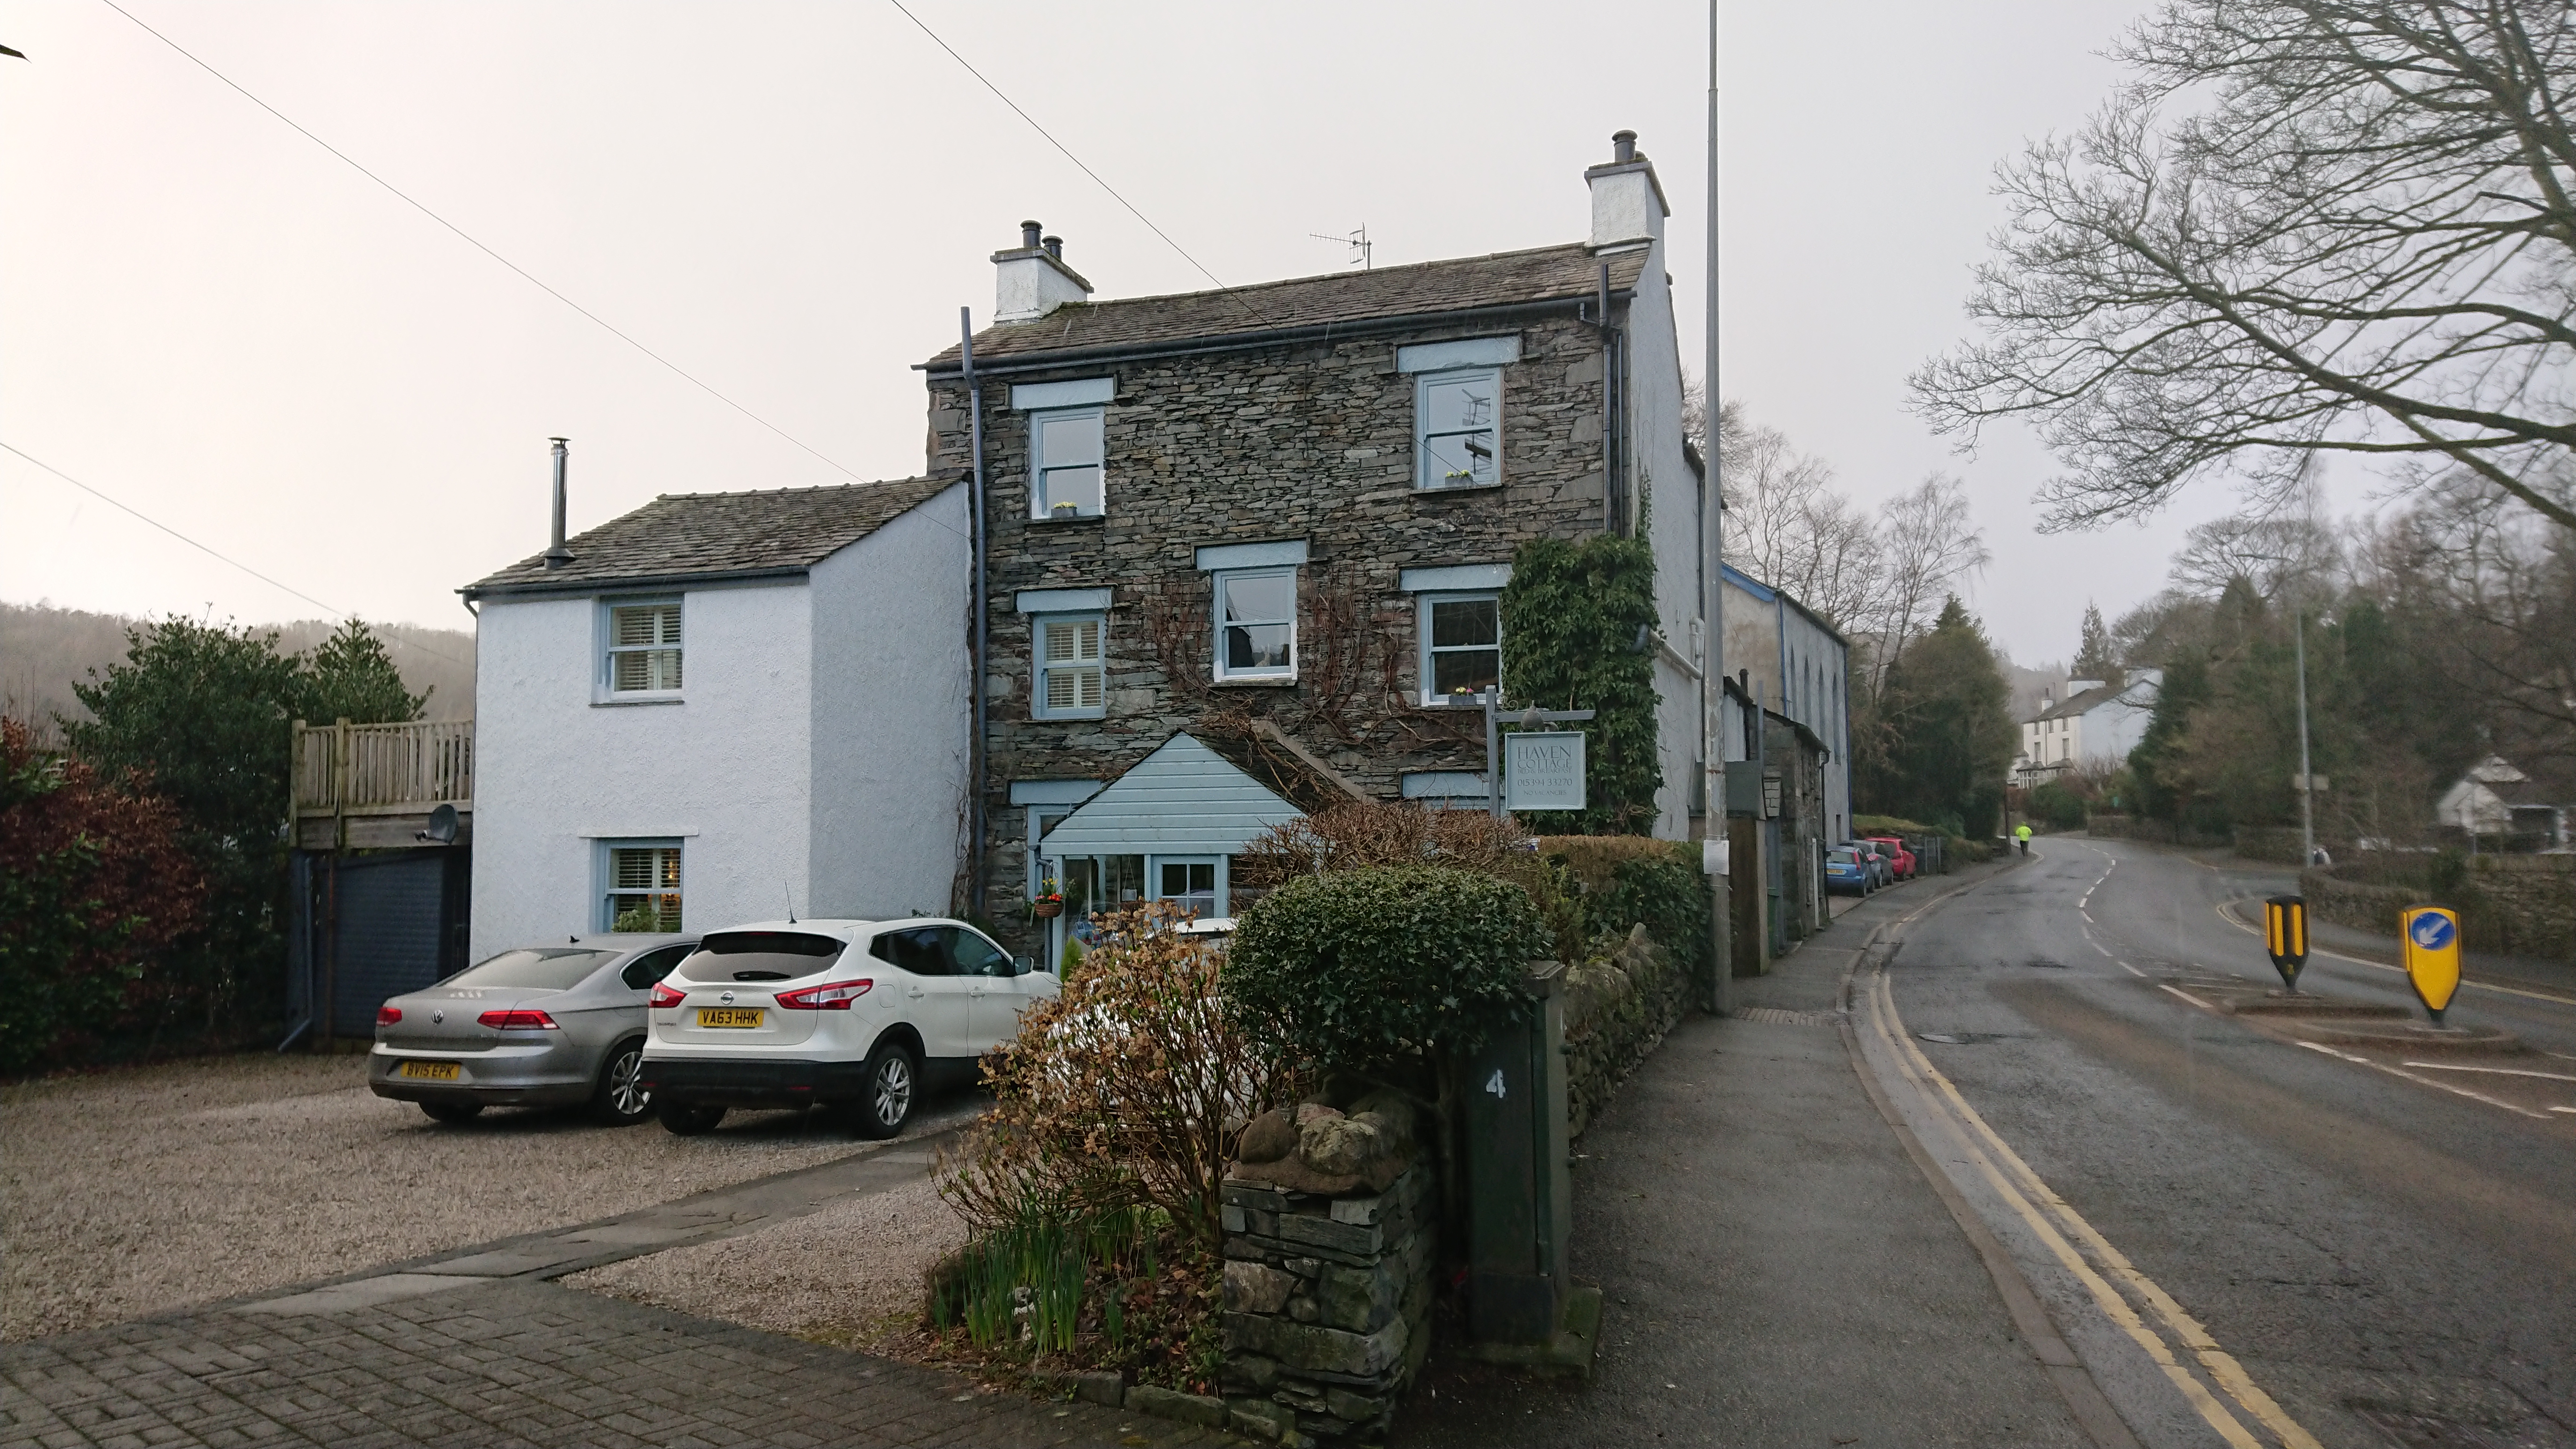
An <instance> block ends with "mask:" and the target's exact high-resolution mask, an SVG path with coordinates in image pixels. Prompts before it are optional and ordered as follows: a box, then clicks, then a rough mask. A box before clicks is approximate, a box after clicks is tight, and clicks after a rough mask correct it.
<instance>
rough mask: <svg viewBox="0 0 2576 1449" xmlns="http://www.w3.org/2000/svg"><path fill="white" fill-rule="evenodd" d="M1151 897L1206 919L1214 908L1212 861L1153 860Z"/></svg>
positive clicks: (1214, 912) (1212, 859) (1200, 918)
mask: <svg viewBox="0 0 2576 1449" xmlns="http://www.w3.org/2000/svg"><path fill="white" fill-rule="evenodd" d="M1154 874H1155V876H1156V880H1155V882H1154V898H1155V899H1156V900H1162V901H1170V902H1173V903H1174V904H1176V905H1180V906H1185V907H1187V908H1188V909H1189V911H1190V913H1191V915H1193V916H1195V917H1196V918H1197V919H1199V920H1202V921H1204V920H1206V919H1208V918H1209V917H1210V916H1213V915H1215V914H1216V913H1217V912H1216V861H1215V859H1214V858H1213V857H1210V858H1208V859H1205V860H1172V859H1166V858H1158V859H1156V860H1155V862H1154Z"/></svg>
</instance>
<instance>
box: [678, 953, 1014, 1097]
mask: <svg viewBox="0 0 2576 1449" xmlns="http://www.w3.org/2000/svg"><path fill="white" fill-rule="evenodd" d="M1056 990H1057V982H1056V979H1055V977H1054V976H1053V975H1051V974H1049V973H1047V972H1044V971H1040V970H1037V969H1036V967H1035V963H1033V962H1032V961H1030V959H1029V958H1027V957H1025V956H1022V957H1019V958H1017V959H1013V958H1012V956H1011V955H1010V954H1009V953H1008V952H1005V951H1004V950H1002V948H1001V947H999V946H996V945H994V944H993V943H992V942H991V941H990V940H987V939H986V938H985V937H984V935H983V933H982V932H980V931H977V930H976V929H975V928H974V927H972V926H969V925H967V924H965V923H964V922H962V921H952V920H946V919H939V918H914V919H909V920H901V921H772V922H767V923H764V924H761V925H754V926H743V927H740V928H738V929H735V930H730V931H713V932H710V933H708V934H707V935H706V936H705V937H704V938H703V939H702V940H700V941H699V943H698V949H697V950H696V951H695V952H694V953H692V954H691V955H690V956H689V958H688V959H687V960H685V961H682V962H681V963H680V964H679V965H678V966H677V967H675V968H674V969H673V970H672V971H671V973H670V974H669V975H667V976H665V977H663V978H662V980H661V983H660V984H659V985H657V986H655V987H654V988H653V996H652V1001H651V1004H650V1015H651V1018H652V1035H651V1037H650V1038H648V1039H647V1040H646V1041H645V1043H644V1062H643V1067H642V1070H641V1071H640V1072H639V1073H638V1074H637V1075H638V1076H639V1078H640V1079H641V1081H642V1083H643V1084H644V1085H645V1086H646V1087H647V1089H648V1090H649V1091H651V1092H652V1094H653V1105H654V1110H655V1112H656V1114H657V1115H659V1116H660V1117H661V1119H662V1125H663V1126H665V1127H668V1128H669V1129H671V1130H672V1131H674V1132H678V1133H681V1134H684V1135H685V1134H689V1133H697V1132H704V1131H707V1130H708V1129H709V1128H712V1127H714V1126H715V1125H716V1123H717V1122H719V1121H721V1120H722V1119H723V1117H724V1114H725V1111H726V1109H728V1108H732V1107H808V1106H813V1105H815V1104H817V1103H820V1104H824V1105H826V1106H828V1107H831V1108H833V1109H835V1110H838V1111H844V1112H848V1113H849V1114H850V1115H851V1116H852V1117H854V1118H855V1119H856V1120H855V1125H856V1127H857V1129H858V1131H859V1132H860V1133H861V1134H862V1135H864V1136H868V1137H891V1136H893V1135H894V1134H895V1133H897V1132H899V1131H901V1130H902V1129H903V1124H904V1122H905V1120H906V1119H908V1118H909V1117H911V1115H912V1107H913V1102H914V1101H915V1100H916V1099H917V1098H918V1097H919V1096H920V1095H921V1093H922V1092H923V1091H924V1090H925V1089H926V1088H927V1087H928V1086H929V1085H930V1084H931V1082H932V1081H933V1080H935V1079H938V1078H948V1079H951V1080H954V1079H959V1078H963V1079H966V1080H970V1081H971V1080H972V1079H973V1078H974V1075H975V1067H976V1062H977V1060H978V1059H979V1058H981V1057H982V1056H983V1055H984V1054H985V1053H987V1052H990V1051H993V1050H995V1049H997V1048H999V1047H1000V1046H1001V1045H1002V1044H1003V1043H1005V1042H1007V1041H1009V1040H1010V1039H1011V1038H1012V1037H1013V1036H1015V1035H1017V1034H1018V1032H1019V1021H1020V1012H1021V1011H1022V1010H1023V1009H1024V1008H1026V1007H1027V1006H1028V1004H1029V1003H1030V1002H1033V1001H1043V1000H1046V999H1047V998H1049V997H1052V996H1054V995H1055V994H1056Z"/></svg>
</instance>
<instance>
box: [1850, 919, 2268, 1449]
mask: <svg viewBox="0 0 2576 1449" xmlns="http://www.w3.org/2000/svg"><path fill="white" fill-rule="evenodd" d="M1857 994H1858V995H1859V997H1860V1000H1861V1002H1862V1003H1863V1005H1864V1008H1865V1009H1864V1012H1863V1015H1864V1016H1865V1017H1866V1020H1867V1028H1868V1030H1869V1032H1870V1034H1871V1035H1872V1036H1873V1037H1874V1038H1875V1039H1876V1040H1877V1042H1878V1044H1879V1046H1880V1047H1881V1048H1882V1050H1883V1051H1884V1052H1885V1053H1886V1055H1887V1058H1888V1060H1889V1061H1890V1062H1892V1063H1893V1064H1894V1066H1895V1068H1896V1071H1897V1073H1898V1075H1899V1076H1901V1077H1902V1078H1903V1079H1904V1081H1905V1084H1906V1085H1907V1086H1908V1087H1910V1088H1912V1089H1913V1093H1914V1096H1915V1100H1917V1101H1918V1102H1920V1103H1922V1104H1923V1106H1924V1107H1925V1108H1926V1109H1927V1110H1928V1111H1929V1112H1930V1113H1931V1114H1932V1115H1933V1116H1934V1117H1935V1118H1936V1119H1937V1120H1938V1121H1939V1123H1940V1125H1941V1127H1942V1128H1943V1129H1945V1130H1946V1131H1947V1132H1948V1133H1949V1134H1950V1135H1951V1136H1952V1138H1953V1139H1954V1140H1953V1142H1952V1143H1950V1144H1949V1145H1950V1146H1951V1147H1953V1148H1955V1149H1956V1153H1957V1157H1956V1159H1955V1160H1959V1161H1963V1162H1965V1163H1966V1164H1967V1165H1968V1166H1969V1167H1970V1168H1972V1169H1973V1170H1974V1171H1975V1172H1976V1173H1977V1175H1978V1176H1980V1177H1982V1178H1983V1179H1984V1180H1985V1182H1986V1185H1987V1186H1988V1187H1989V1188H1991V1189H1993V1191H1994V1193H1995V1195H1996V1196H1997V1197H1998V1198H2000V1199H2002V1201H2003V1203H2004V1204H2005V1206H2006V1207H2008V1208H2009V1209H2010V1210H2011V1211H2012V1212H2013V1214H2014V1215H2015V1216H2017V1217H2019V1218H2020V1219H2021V1220H2022V1222H2023V1224H2024V1225H2026V1226H2027V1227H2028V1228H2029V1229H2030V1231H2031V1234H2032V1235H2033V1236H2034V1237H2036V1238H2037V1239H2038V1240H2039V1241H2040V1243H2041V1245H2042V1246H2043V1247H2045V1248H2046V1249H2047V1250H2048V1252H2049V1254H2050V1256H2052V1257H2054V1258H2055V1259H2056V1260H2057V1261H2058V1263H2059V1265H2060V1266H2062V1267H2064V1268H2065V1269H2066V1271H2067V1272H2069V1273H2071V1274H2073V1275H2074V1276H2075V1278H2076V1280H2077V1281H2078V1282H2081V1283H2082V1284H2083V1285H2084V1287H2085V1290H2086V1291H2087V1292H2089V1293H2090V1294H2092V1296H2093V1301H2094V1303H2095V1304H2096V1305H2097V1306H2099V1307H2100V1308H2101V1310H2102V1314H2103V1316H2104V1317H2106V1318H2108V1319H2110V1320H2111V1321H2112V1322H2113V1323H2114V1324H2116V1325H2118V1326H2119V1328H2120V1329H2121V1331H2123V1332H2125V1333H2127V1334H2128V1335H2129V1337H2130V1338H2131V1339H2132V1340H2134V1341H2135V1342H2136V1343H2137V1345H2138V1347H2140V1348H2141V1349H2144V1350H2145V1351H2146V1354H2147V1356H2148V1357H2149V1358H2150V1359H2152V1360H2154V1361H2155V1364H2156V1366H2157V1367H2158V1368H2160V1369H2162V1370H2163V1371H2164V1374H2165V1377H2167V1378H2168V1379H2171V1380H2172V1381H2173V1384H2174V1387H2175V1388H2176V1389H2178V1390H2180V1391H2181V1393H2182V1396H2183V1398H2184V1399H2185V1400H2187V1401H2188V1402H2189V1403H2190V1404H2191V1406H2192V1408H2193V1409H2195V1410H2197V1411H2198V1412H2199V1414H2200V1416H2201V1418H2203V1419H2204V1420H2207V1421H2208V1423H2209V1426H2210V1427H2211V1428H2212V1429H2214V1430H2216V1431H2217V1432H2218V1436H2219V1437H2220V1438H2222V1439H2224V1440H2226V1441H2227V1442H2228V1443H2229V1444H2230V1445H2232V1446H2235V1449H2267V1445H2266V1441H2265V1440H2263V1439H2261V1438H2258V1437H2256V1435H2255V1434H2254V1432H2253V1431H2252V1430H2250V1429H2248V1428H2247V1427H2246V1426H2245V1421H2244V1420H2243V1419H2240V1418H2238V1417H2237V1415H2236V1413H2235V1412H2234V1411H2233V1410H2231V1409H2230V1408H2229V1407H2228V1406H2227V1405H2226V1404H2225V1403H2222V1402H2221V1401H2220V1400H2219V1398H2218V1395H2217V1394H2214V1393H2212V1392H2211V1391H2210V1389H2209V1387H2208V1385H2205V1384H2203V1383H2202V1382H2201V1381H2200V1379H2199V1378H2198V1377H2197V1376H2196V1375H2194V1374H2193V1373H2192V1371H2191V1369H2190V1367H2189V1366H2187V1365H2186V1364H2185V1363H2184V1362H2183V1361H2182V1360H2181V1359H2180V1358H2179V1357H2177V1356H2176V1354H2175V1352H2174V1347H2173V1345H2172V1344H2168V1343H2167V1342H2166V1340H2165V1335H2166V1334H2170V1335H2172V1337H2173V1340H2174V1342H2175V1343H2178V1344H2180V1345H2181V1347H2182V1348H2183V1350H2184V1351H2186V1352H2187V1353H2189V1354H2190V1355H2191V1357H2192V1358H2193V1359H2194V1360H2195V1361H2196V1362H2197V1363H2198V1364H2199V1366H2200V1368H2201V1371H2202V1372H2204V1373H2206V1374H2207V1375H2208V1376H2209V1378H2210V1380H2211V1381H2212V1382H2213V1383H2215V1384H2216V1385H2217V1386H2218V1388H2219V1389H2220V1390H2221V1391H2223V1392H2224V1393H2225V1394H2226V1395H2227V1397H2228V1398H2230V1399H2233V1400H2234V1401H2235V1403H2236V1405H2237V1407H2238V1408H2240V1409H2242V1410H2243V1411H2244V1412H2245V1413H2246V1414H2247V1415H2249V1416H2251V1418H2252V1419H2253V1421H2254V1422H2255V1423H2257V1424H2259V1425H2261V1426H2262V1427H2263V1428H2264V1429H2266V1430H2268V1431H2270V1433H2271V1435H2272V1436H2273V1439H2272V1442H2274V1443H2277V1444H2279V1445H2281V1446H2284V1449H2319V1446H2318V1444H2317V1441H2316V1439H2315V1437H2314V1436H2312V1435H2310V1434H2309V1433H2308V1431H2307V1430H2305V1429H2303V1428H2300V1427H2299V1425H2298V1423H2297V1422H2296V1421H2295V1420H2293V1419H2291V1417H2290V1416H2289V1415H2288V1414H2287V1413H2286V1412H2284V1411H2283V1410H2282V1408H2281V1406H2280V1405H2279V1404H2277V1403H2274V1402H2273V1401H2272V1396H2271V1395H2269V1394H2266V1393H2264V1392H2263V1390H2262V1389H2261V1388H2259V1387H2257V1386H2256V1385H2255V1383H2254V1381H2253V1379H2251V1378H2249V1377H2247V1375H2246V1373H2245V1369H2244V1366H2243V1365H2241V1364H2239V1363H2238V1362H2237V1361H2236V1360H2235V1358H2234V1357H2232V1356H2231V1355H2229V1354H2228V1353H2227V1352H2226V1351H2225V1350H2224V1349H2221V1348H2220V1347H2219V1346H2218V1341H2217V1340H2216V1339H2214V1338H2212V1337H2210V1335H2209V1330H2208V1329H2206V1328H2204V1327H2202V1326H2201V1324H2200V1322H2199V1320H2197V1319H2195V1318H2193V1317H2192V1316H2191V1315H2190V1314H2188V1313H2186V1312H2184V1311H2183V1308H2182V1305H2181V1304H2179V1303H2176V1302H2175V1301H2174V1300H2173V1297H2172V1295H2170V1294H2168V1293H2166V1292H2165V1290H2164V1289H2162V1288H2160V1287H2158V1286H2156V1284H2155V1282H2154V1281H2153V1280H2152V1279H2150V1278H2148V1277H2147V1276H2146V1275H2145V1274H2144V1273H2141V1272H2139V1271H2138V1270H2137V1268H2136V1267H2135V1266H2134V1265H2133V1264H2131V1263H2130V1262H2129V1260H2128V1258H2127V1257H2125V1256H2124V1255H2122V1254H2121V1252H2120V1250H2119V1249H2117V1248H2115V1247H2113V1246H2111V1243H2110V1240H2109V1239H2107V1238H2104V1237H2103V1236H2102V1234H2101V1233H2100V1232H2098V1231H2096V1230H2095V1229H2094V1227H2093V1225H2092V1224H2091V1223H2088V1222H2086V1221H2085V1220H2084V1218H2083V1216H2082V1215H2081V1214H2079V1213H2078V1212H2076V1211H2075V1209H2074V1208H2073V1207H2072V1206H2071V1205H2069V1204H2068V1203H2067V1201H2066V1200H2065V1199H2064V1198H2062V1197H2060V1196H2058V1194H2057V1191H2056V1190H2055V1189H2054V1188H2051V1187H2050V1186H2049V1185H2048V1184H2047V1183H2046V1182H2045V1181H2043V1180H2042V1179H2041V1178H2040V1176H2039V1174H2038V1173H2036V1172H2033V1171H2032V1170H2031V1168H2030V1164H2028V1163H2026V1162H2024V1161H2022V1159H2021V1155H2020V1154H2019V1153H2017V1152H2015V1151H2013V1150H2012V1148H2011V1147H2010V1146H2009V1145H2007V1144H2006V1143H2005V1141H2004V1140H2003V1138H2001V1137H1999V1136H1997V1135H1996V1134H1995V1130H1994V1129H1993V1128H1992V1127H1990V1126H1988V1125H1986V1119H1985V1118H1983V1117H1981V1116H1979V1115H1977V1110H1976V1109H1975V1108H1974V1107H1971V1106H1969V1105H1968V1102H1967V1099H1966V1098H1965V1097H1962V1096H1960V1095H1959V1089H1958V1088H1957V1087H1956V1086H1954V1085H1952V1084H1951V1082H1950V1079H1949V1078H1947V1077H1945V1076H1943V1075H1941V1073H1940V1071H1939V1070H1938V1069H1936V1068H1935V1067H1934V1066H1933V1065H1932V1062H1931V1059H1930V1058H1928V1057H1926V1056H1924V1055H1923V1052H1922V1049H1921V1048H1920V1047H1917V1046H1916V1045H1915V1044H1914V1039H1913V1037H1912V1035H1911V1034H1910V1033H1908V1032H1907V1031H1906V1030H1905V1023H1904V1021H1903V1020H1902V1019H1901V1018H1900V1017H1898V1016H1897V1014H1896V1000H1895V997H1894V995H1893V994H1892V993H1891V992H1890V991H1889V989H1888V979H1887V972H1886V970H1885V968H1884V967H1883V966H1882V967H1881V968H1880V969H1878V970H1876V971H1874V972H1872V973H1871V974H1870V976H1869V979H1868V982H1867V984H1866V985H1865V986H1863V987H1862V988H1861V990H1860V991H1859V992H1858V993H1857ZM2070 1239H2071V1240H2072V1241H2070ZM2078 1244H2081V1248H2080V1249H2079V1247H2078ZM2097 1265H2098V1266H2097ZM2115 1282H2116V1283H2117V1284H2119V1285H2121V1287H2125V1288H2126V1289H2127V1290H2128V1291H2129V1293H2130V1294H2133V1295H2135V1296H2136V1297H2137V1298H2138V1300H2139V1301H2140V1302H2141V1303H2143V1304H2144V1305H2145V1307H2146V1310H2147V1313H2148V1314H2152V1315H2153V1316H2154V1318H2155V1320H2156V1321H2157V1322H2158V1323H2161V1324H2162V1325H2163V1329H2162V1331H2161V1332H2159V1330H2158V1329H2157V1328H2156V1327H2154V1326H2152V1325H2151V1324H2150V1323H2149V1322H2148V1321H2147V1318H2146V1316H2144V1315H2142V1314H2141V1313H2140V1312H2139V1311H2138V1309H2137V1308H2136V1307H2135V1306H2133V1305H2132V1304H2131V1303H2130V1302H2129V1300H2128V1298H2126V1297H2123V1296H2122V1294H2121V1291H2120V1287H2114V1286H2113V1284H2114V1283H2115Z"/></svg>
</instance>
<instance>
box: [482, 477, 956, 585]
mask: <svg viewBox="0 0 2576 1449" xmlns="http://www.w3.org/2000/svg"><path fill="white" fill-rule="evenodd" d="M957 482H958V475H955V474H947V475H943V476H940V477H932V478H899V479H895V480H893V481H891V482H884V483H846V484H841V485H839V486H836V487H829V488H775V489H769V490H766V491H762V492H756V493H665V494H663V495H662V496H661V497H659V498H656V499H654V500H653V501H652V502H650V503H647V504H645V505H644V506H643V507H641V508H638V509H636V510H635V511H634V512H632V513H629V514H626V515H625V516H624V517H621V518H613V519H610V520H609V521H608V522H606V523H603V524H601V525H600V526H599V527H597V528H594V529H591V530H590V531H589V532H587V533H583V534H580V535H577V536H575V537H574V538H571V539H569V540H567V541H566V543H565V547H567V548H569V549H571V550H572V562H571V563H569V564H566V565H565V566H563V567H562V568H559V569H549V568H547V567H546V561H545V555H544V554H542V553H539V554H536V555H533V556H531V557H528V558H524V559H521V560H519V561H518V562H517V563H514V564H512V565H510V566H509V567H508V568H505V569H503V570H501V571H500V572H499V573H496V574H492V575H490V576H488V577H486V578H482V579H478V580H476V581H475V582H473V583H471V584H468V585H466V586H465V587H464V588H463V589H461V590H459V591H458V592H460V593H462V594H464V595H465V596H466V597H467V598H469V599H471V598H476V597H479V596H481V595H484V594H509V593H521V592H533V591H537V590H550V589H565V588H586V587H590V586H593V585H597V584H603V583H626V582H640V581H644V580H654V581H660V580H665V579H668V580H673V581H680V582H685V581H687V580H689V579H691V578H720V577H727V576H740V575H745V574H769V573H781V574H783V573H796V572H799V571H802V570H804V569H807V568H811V567H813V566H814V565H815V564H818V563H821V562H822V561H823V560H824V559H826V558H829V557H831V556H832V555H833V554H835V553H838V552H840V551H841V550H842V549H845V548H847V547H849V546H850V545H851V544H854V543H856V542H858V541H859V540H860V539H863V538H865V537H867V536H868V535H869V534H871V533H874V532H876V531H877V530H878V529H880V528H883V527H885V526H886V525H887V524H889V523H892V522H893V521H894V520H895V519H897V518H899V517H901V516H902V515H904V514H905V513H907V512H910V511H911V510H912V509H914V508H915V507H918V506H919V505H921V504H922V503H924V502H927V501H928V500H930V499H931V498H934V497H936V496H938V495H939V494H940V493H941V492H943V491H945V490H946V489H948V488H950V487H953V486H954V485H955V484H956V483H957Z"/></svg>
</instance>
